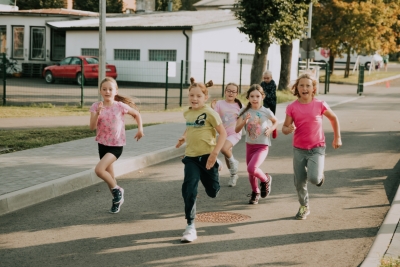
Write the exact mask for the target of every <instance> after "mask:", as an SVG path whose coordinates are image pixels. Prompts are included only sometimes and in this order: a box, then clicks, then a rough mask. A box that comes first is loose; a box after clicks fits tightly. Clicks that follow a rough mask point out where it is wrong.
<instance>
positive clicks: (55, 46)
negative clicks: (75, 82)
mask: <svg viewBox="0 0 400 267" xmlns="http://www.w3.org/2000/svg"><path fill="white" fill-rule="evenodd" d="M63 58H65V31H57V30H52V31H51V60H61V59H63Z"/></svg>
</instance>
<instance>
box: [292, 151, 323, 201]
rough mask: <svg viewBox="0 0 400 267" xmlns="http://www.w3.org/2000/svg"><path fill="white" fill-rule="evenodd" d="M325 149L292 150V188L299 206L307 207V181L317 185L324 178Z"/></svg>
mask: <svg viewBox="0 0 400 267" xmlns="http://www.w3.org/2000/svg"><path fill="white" fill-rule="evenodd" d="M324 163H325V147H315V148H313V149H309V150H307V149H299V148H296V147H294V148H293V170H294V186H295V187H296V190H297V195H298V198H299V202H300V205H302V206H308V190H307V181H310V182H311V183H312V184H318V183H320V182H321V180H322V178H323V177H324Z"/></svg>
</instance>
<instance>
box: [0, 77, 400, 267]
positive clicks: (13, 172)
mask: <svg viewBox="0 0 400 267" xmlns="http://www.w3.org/2000/svg"><path fill="white" fill-rule="evenodd" d="M321 88H322V89H321V90H320V92H322V93H323V85H321ZM356 90H357V88H356V86H355V85H334V84H331V86H330V93H329V94H327V95H325V94H319V95H318V98H319V99H323V100H325V101H326V102H327V103H328V104H329V105H330V106H331V107H334V106H336V105H340V104H342V103H346V102H349V101H353V100H355V99H357V98H359V97H360V96H358V95H357V94H356ZM361 97H362V96H361ZM287 104H288V103H282V104H279V105H278V106H277V117H278V119H279V121H280V122H281V123H282V122H283V119H284V114H285V108H286V106H287ZM165 114H167V115H165ZM142 115H143V121H144V122H145V123H149V122H167V123H163V124H159V125H155V126H150V127H146V128H145V129H144V132H145V137H143V139H141V140H140V141H139V142H136V141H135V140H134V139H133V136H134V135H135V131H136V130H130V131H128V132H127V137H128V138H127V139H128V140H127V145H126V146H125V147H124V152H123V154H122V156H121V158H120V159H119V160H118V161H117V163H116V166H115V171H116V176H121V175H123V174H126V173H129V172H132V171H134V170H138V169H141V168H144V167H147V166H150V165H153V164H157V163H159V162H162V161H166V160H168V159H171V158H175V157H178V156H181V155H183V153H184V147H182V148H180V149H175V147H174V146H175V144H176V140H177V138H178V137H179V136H180V135H181V134H182V133H183V131H184V129H185V125H184V123H183V116H182V112H161V113H143V114H142ZM88 120H89V117H88V116H87V117H72V118H71V117H68V118H65V120H64V119H60V118H46V119H44V118H42V120H41V119H38V118H35V119H31V118H23V119H12V120H9V119H0V125H1V127H0V129H12V128H24V127H44V126H45V125H48V124H51V125H53V126H55V125H58V124H60V123H61V125H65V124H63V123H64V122H66V121H68V123H72V124H73V125H87V124H88ZM97 162H98V154H97V144H96V142H95V141H94V138H93V137H91V138H85V139H81V140H77V141H71V142H66V143H61V144H56V145H51V146H46V147H43V148H36V149H31V150H25V151H20V152H14V153H10V154H4V155H0V168H1V170H2V171H1V174H0V216H1V215H2V214H5V213H8V212H11V211H15V210H18V209H21V208H24V207H27V206H30V205H33V204H36V203H39V202H42V201H45V200H48V199H51V198H54V197H57V196H60V195H63V194H66V193H69V192H72V191H75V190H78V189H81V188H84V187H87V186H90V185H93V184H95V183H99V182H102V180H100V179H99V178H98V177H97V176H96V175H95V174H94V172H93V167H94V166H95V165H96V163H97ZM399 201H400V195H399V193H398V194H397V195H396V198H395V200H394V203H393V204H398V203H399ZM397 206H398V205H396V211H397V210H398V211H400V208H397ZM396 216H397V217H396V218H395V220H396V219H397V221H396V223H398V221H399V217H400V215H399V214H398V213H396ZM396 226H397V224H396ZM390 229H391V232H390V233H389V235H390V237H391V236H393V233H394V231H396V228H394V231H393V230H392V228H390ZM385 234H386V235H387V234H388V233H387V232H385ZM395 237H396V240H394V241H393V242H392V244H393V247H392V246H391V247H390V248H391V250H388V252H390V253H391V255H396V253H397V255H400V248H399V247H396V248H395V247H394V245H395V244H399V243H400V234H399V233H398V234H397V235H395ZM382 240H383V241H382ZM380 242H383V243H384V244H386V246H388V245H389V244H390V239H389V240H388V239H387V237H385V238H384V239H380ZM381 244H382V243H379V246H380V245H381ZM396 246H397V245H396ZM379 249H380V248H378V250H379ZM371 253H372V254H374V253H375V251H374V252H371ZM371 253H370V254H371ZM373 256H375V255H373ZM381 256H382V255H381ZM369 262H370V263H371V264H365V265H362V266H365V267H367V266H377V265H376V264H375V259H372V260H371V261H369ZM374 264H375V265H374Z"/></svg>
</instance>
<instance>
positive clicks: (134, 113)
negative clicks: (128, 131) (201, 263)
mask: <svg viewBox="0 0 400 267" xmlns="http://www.w3.org/2000/svg"><path fill="white" fill-rule="evenodd" d="M128 114H129V115H131V116H132V117H133V118H134V119H135V120H136V123H137V126H138V131H137V133H136V135H135V137H134V138H135V139H136V141H139V139H140V138H142V137H143V136H144V133H143V123H142V116H140V113H139V112H138V111H137V110H136V109H133V108H129V109H128Z"/></svg>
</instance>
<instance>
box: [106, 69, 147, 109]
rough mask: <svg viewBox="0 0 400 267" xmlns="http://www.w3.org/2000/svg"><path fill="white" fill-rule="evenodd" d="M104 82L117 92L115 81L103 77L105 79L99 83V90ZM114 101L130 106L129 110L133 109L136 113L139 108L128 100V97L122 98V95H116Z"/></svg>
mask: <svg viewBox="0 0 400 267" xmlns="http://www.w3.org/2000/svg"><path fill="white" fill-rule="evenodd" d="M105 82H110V83H111V84H113V85H114V87H115V89H116V90H118V84H117V81H116V80H115V79H114V78H111V77H105V78H104V79H103V80H102V81H101V83H100V90H101V87H102V86H103V83H105ZM114 100H115V101H119V102H122V103H125V104H127V105H128V106H130V107H131V108H134V109H136V110H137V111H139V108H138V107H137V106H136V104H135V101H133V99H132V98H130V97H127V96H123V95H120V94H116V95H115V97H114Z"/></svg>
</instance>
